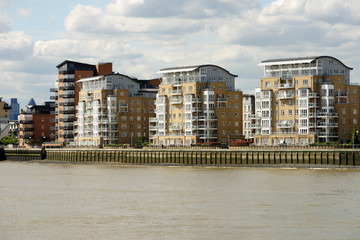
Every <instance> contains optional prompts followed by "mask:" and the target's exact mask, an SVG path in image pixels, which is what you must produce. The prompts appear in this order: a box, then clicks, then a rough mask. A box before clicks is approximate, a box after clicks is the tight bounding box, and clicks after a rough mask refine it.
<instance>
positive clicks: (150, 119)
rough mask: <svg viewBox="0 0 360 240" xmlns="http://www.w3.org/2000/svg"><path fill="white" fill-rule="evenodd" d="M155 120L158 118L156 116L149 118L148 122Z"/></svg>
mask: <svg viewBox="0 0 360 240" xmlns="http://www.w3.org/2000/svg"><path fill="white" fill-rule="evenodd" d="M157 121H158V118H156V117H151V118H149V122H157Z"/></svg>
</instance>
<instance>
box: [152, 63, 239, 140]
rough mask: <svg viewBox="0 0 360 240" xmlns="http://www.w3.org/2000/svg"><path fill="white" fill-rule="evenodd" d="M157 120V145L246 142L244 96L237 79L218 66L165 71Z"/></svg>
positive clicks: (154, 131)
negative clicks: (244, 140) (244, 132)
mask: <svg viewBox="0 0 360 240" xmlns="http://www.w3.org/2000/svg"><path fill="white" fill-rule="evenodd" d="M158 73H159V74H162V82H161V84H160V86H159V93H158V95H157V97H156V117H155V118H151V119H150V123H149V124H150V138H151V139H152V140H153V143H154V144H155V145H165V146H167V145H184V146H189V145H195V144H199V143H210V142H221V143H228V142H230V141H232V140H243V139H244V136H243V123H242V120H243V109H242V101H243V94H242V92H241V91H235V77H237V75H234V74H231V73H230V72H229V71H227V70H225V69H224V68H222V67H219V66H216V65H210V64H207V65H196V66H184V67H174V68H166V69H161V70H160V71H159V72H158Z"/></svg>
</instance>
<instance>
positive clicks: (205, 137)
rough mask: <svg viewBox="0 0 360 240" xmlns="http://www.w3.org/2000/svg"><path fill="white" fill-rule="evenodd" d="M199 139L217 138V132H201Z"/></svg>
mask: <svg viewBox="0 0 360 240" xmlns="http://www.w3.org/2000/svg"><path fill="white" fill-rule="evenodd" d="M199 137H200V138H201V139H217V138H218V136H217V134H201V135H200V136H199Z"/></svg>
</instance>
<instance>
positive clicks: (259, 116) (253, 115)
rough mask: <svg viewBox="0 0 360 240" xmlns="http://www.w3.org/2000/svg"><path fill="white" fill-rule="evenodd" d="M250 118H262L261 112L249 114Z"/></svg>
mask: <svg viewBox="0 0 360 240" xmlns="http://www.w3.org/2000/svg"><path fill="white" fill-rule="evenodd" d="M249 119H261V115H260V114H249Z"/></svg>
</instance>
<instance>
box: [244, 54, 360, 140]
mask: <svg viewBox="0 0 360 240" xmlns="http://www.w3.org/2000/svg"><path fill="white" fill-rule="evenodd" d="M259 66H261V67H264V77H263V78H261V85H260V88H258V89H256V90H255V113H254V115H252V116H251V120H252V123H251V128H252V129H253V130H254V134H255V136H254V139H255V144H257V145H278V144H312V143H314V142H328V141H339V142H348V141H349V140H350V139H351V137H352V131H353V127H354V126H356V127H357V129H359V109H360V108H359V104H360V103H359V100H360V99H359V91H360V87H359V86H358V85H351V84H350V70H352V68H350V67H348V66H346V65H345V64H344V63H342V62H341V61H340V60H338V59H336V58H334V57H331V56H315V57H301V58H286V59H271V60H265V61H262V62H261V63H260V64H259Z"/></svg>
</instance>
